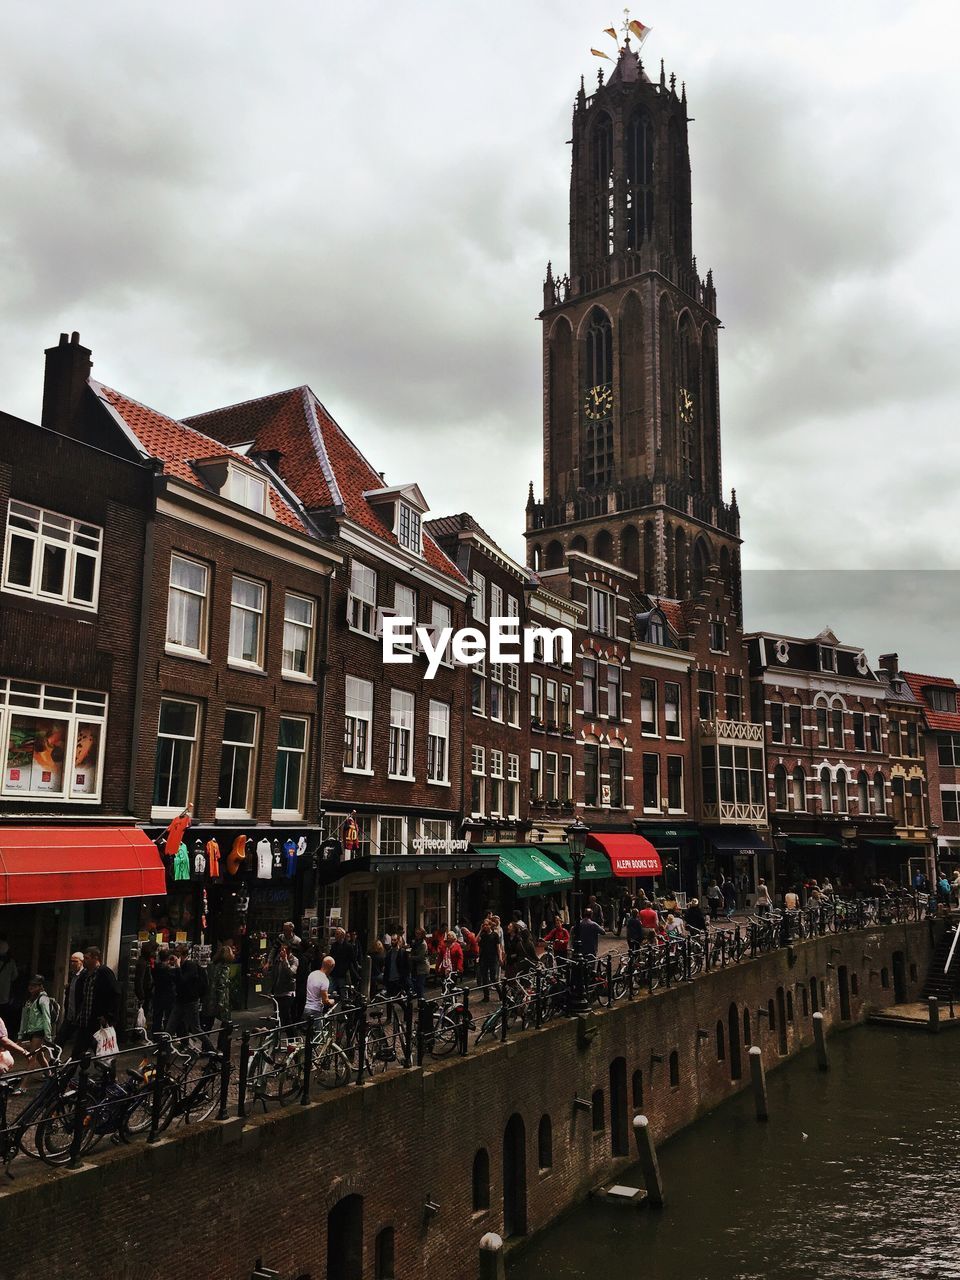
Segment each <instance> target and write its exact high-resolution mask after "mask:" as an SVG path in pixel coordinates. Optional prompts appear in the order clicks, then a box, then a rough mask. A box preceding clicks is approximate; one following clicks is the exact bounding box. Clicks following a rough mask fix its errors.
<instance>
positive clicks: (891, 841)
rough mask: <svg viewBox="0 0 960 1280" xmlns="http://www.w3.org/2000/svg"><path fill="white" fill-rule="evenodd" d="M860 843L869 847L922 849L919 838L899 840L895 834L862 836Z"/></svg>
mask: <svg viewBox="0 0 960 1280" xmlns="http://www.w3.org/2000/svg"><path fill="white" fill-rule="evenodd" d="M861 844H866V845H869V846H870V848H871V849H920V850H921V851H923V849H924V844H923V842H922V841H920V840H900V839H898V838H897V837H896V836H864V838H863V839H862V840H861Z"/></svg>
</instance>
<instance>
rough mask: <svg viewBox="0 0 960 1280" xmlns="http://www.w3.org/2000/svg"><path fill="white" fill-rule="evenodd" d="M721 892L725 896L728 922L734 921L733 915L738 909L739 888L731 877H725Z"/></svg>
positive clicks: (725, 912)
mask: <svg viewBox="0 0 960 1280" xmlns="http://www.w3.org/2000/svg"><path fill="white" fill-rule="evenodd" d="M720 892H721V893H722V894H723V912H724V915H725V916H726V917H727V919H728V920H732V919H733V913H734V912H735V911H736V909H737V886H736V885H735V884H734V883H733V881H732V880H731V879H730V877H729V876H724V878H723V884H722V885H721V886H720Z"/></svg>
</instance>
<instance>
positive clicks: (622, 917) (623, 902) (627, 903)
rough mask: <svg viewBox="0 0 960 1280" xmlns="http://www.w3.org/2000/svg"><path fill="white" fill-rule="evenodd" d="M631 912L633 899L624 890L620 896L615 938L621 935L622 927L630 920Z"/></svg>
mask: <svg viewBox="0 0 960 1280" xmlns="http://www.w3.org/2000/svg"><path fill="white" fill-rule="evenodd" d="M632 910H633V898H632V897H631V896H630V894H629V892H628V891H627V890H626V889H624V891H623V893H621V895H620V912H619V916H618V918H617V937H618V938H619V937H620V935H621V934H622V933H623V926H624V925H625V924H626V923H627V921H628V920H629V919H630V912H631V911H632Z"/></svg>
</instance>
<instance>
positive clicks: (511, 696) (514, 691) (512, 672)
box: [504, 662, 520, 729]
mask: <svg viewBox="0 0 960 1280" xmlns="http://www.w3.org/2000/svg"><path fill="white" fill-rule="evenodd" d="M504 665H505V666H506V669H507V691H506V695H505V696H506V700H507V705H506V707H505V708H504V718H505V719H506V722H507V724H509V725H511V726H512V727H513V728H514V729H519V727H520V664H519V663H518V662H508V663H505V664H504Z"/></svg>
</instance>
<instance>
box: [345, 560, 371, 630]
mask: <svg viewBox="0 0 960 1280" xmlns="http://www.w3.org/2000/svg"><path fill="white" fill-rule="evenodd" d="M347 626H348V627H349V628H350V630H351V631H355V632H356V633H357V635H361V636H370V637H371V638H372V639H376V634H377V571H376V569H373V568H371V566H370V565H368V564H364V563H363V561H362V560H354V561H353V563H352V564H351V565H350V590H349V591H348V592H347Z"/></svg>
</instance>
